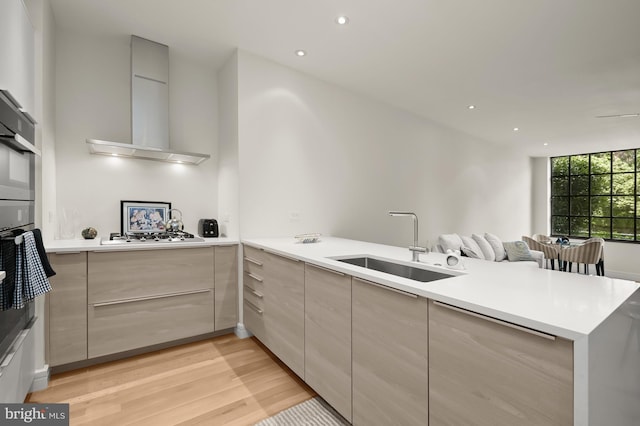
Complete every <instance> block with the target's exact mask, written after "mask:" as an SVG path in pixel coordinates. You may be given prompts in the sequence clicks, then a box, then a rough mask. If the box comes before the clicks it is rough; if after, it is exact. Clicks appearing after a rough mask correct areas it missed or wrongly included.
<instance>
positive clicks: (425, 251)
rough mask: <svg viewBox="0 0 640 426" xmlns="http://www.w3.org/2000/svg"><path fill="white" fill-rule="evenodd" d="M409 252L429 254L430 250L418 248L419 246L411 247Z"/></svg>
mask: <svg viewBox="0 0 640 426" xmlns="http://www.w3.org/2000/svg"><path fill="white" fill-rule="evenodd" d="M409 250H411V251H415V252H417V253H427V252H428V249H427V248H425V247H417V246H411V247H409Z"/></svg>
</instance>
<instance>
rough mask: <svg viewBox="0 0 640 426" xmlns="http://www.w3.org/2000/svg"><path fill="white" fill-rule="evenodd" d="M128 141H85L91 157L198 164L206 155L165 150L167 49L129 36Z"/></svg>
mask: <svg viewBox="0 0 640 426" xmlns="http://www.w3.org/2000/svg"><path fill="white" fill-rule="evenodd" d="M131 141H132V143H121V142H111V141H105V140H100V139H87V144H88V145H89V151H90V152H91V153H92V154H101V155H113V156H122V157H135V158H143V159H146V160H156V161H167V162H171V163H187V164H200V163H202V162H203V161H205V160H206V159H208V158H210V155H208V154H197V153H192V152H181V151H173V150H171V149H169V47H168V46H166V45H164V44H160V43H156V42H153V41H150V40H146V39H144V38H141V37H137V36H131Z"/></svg>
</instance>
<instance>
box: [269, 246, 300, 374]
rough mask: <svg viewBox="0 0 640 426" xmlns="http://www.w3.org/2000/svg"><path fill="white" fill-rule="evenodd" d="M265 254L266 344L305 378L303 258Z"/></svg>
mask: <svg viewBox="0 0 640 426" xmlns="http://www.w3.org/2000/svg"><path fill="white" fill-rule="evenodd" d="M265 255H266V256H265V265H264V266H265V275H266V277H265V281H264V314H263V318H264V326H265V330H266V334H267V341H266V343H265V344H266V345H267V347H268V348H269V349H270V350H271V351H272V352H273V353H274V354H275V355H276V356H277V357H278V358H280V359H281V360H282V361H283V362H284V363H285V364H287V366H289V368H290V369H291V370H292V371H293V372H294V373H296V374H297V375H298V376H300V377H302V378H304V262H301V261H299V260H294V259H289V258H286V257H283V256H278V255H275V254H272V253H265Z"/></svg>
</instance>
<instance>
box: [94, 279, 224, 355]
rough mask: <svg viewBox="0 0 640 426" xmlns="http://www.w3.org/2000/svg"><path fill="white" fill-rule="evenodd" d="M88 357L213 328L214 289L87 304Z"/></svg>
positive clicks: (178, 337)
mask: <svg viewBox="0 0 640 426" xmlns="http://www.w3.org/2000/svg"><path fill="white" fill-rule="evenodd" d="M88 320H89V336H88V342H89V358H95V357H99V356H102V355H109V354H113V353H118V352H124V351H128V350H131V349H136V348H142V347H145V346H151V345H155V344H158V343H164V342H170V341H172V340H178V339H182V338H186V337H191V336H198V335H201V334H206V333H210V332H212V331H213V321H214V319H213V290H212V289H203V290H195V291H193V292H186V293H182V294H176V295H168V296H154V297H150V298H139V299H130V300H121V301H113V302H104V303H95V304H92V305H89V309H88Z"/></svg>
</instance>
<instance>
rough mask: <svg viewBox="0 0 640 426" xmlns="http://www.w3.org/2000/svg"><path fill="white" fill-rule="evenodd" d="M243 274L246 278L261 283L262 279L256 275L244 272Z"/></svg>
mask: <svg viewBox="0 0 640 426" xmlns="http://www.w3.org/2000/svg"><path fill="white" fill-rule="evenodd" d="M245 274H247V275H248V276H250V277H251V278H253V279H254V280H256V281H258V282H260V283H261V282H262V278H260V277H259V276H257V275H254V274H252V273H251V272H245Z"/></svg>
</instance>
